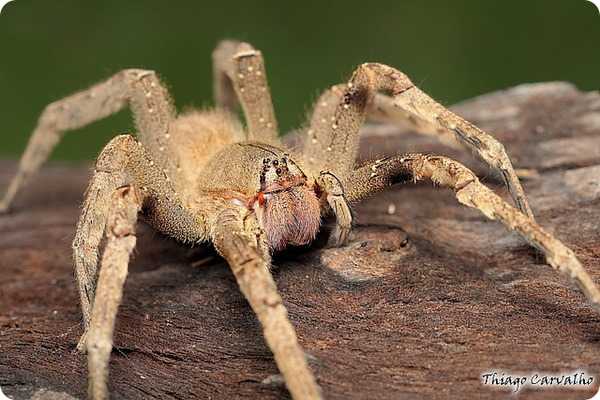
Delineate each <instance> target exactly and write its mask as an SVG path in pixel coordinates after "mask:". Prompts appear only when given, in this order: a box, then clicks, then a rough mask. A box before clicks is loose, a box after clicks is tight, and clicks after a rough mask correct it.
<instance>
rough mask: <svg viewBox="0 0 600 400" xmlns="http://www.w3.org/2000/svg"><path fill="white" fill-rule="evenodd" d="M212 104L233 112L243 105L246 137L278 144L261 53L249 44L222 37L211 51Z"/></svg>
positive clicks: (273, 113)
mask: <svg viewBox="0 0 600 400" xmlns="http://www.w3.org/2000/svg"><path fill="white" fill-rule="evenodd" d="M213 75H214V78H213V79H214V96H215V103H216V104H217V105H218V106H219V107H223V108H226V109H228V110H230V111H231V112H235V111H236V108H237V105H238V101H239V102H240V103H241V105H242V109H243V111H244V115H245V117H246V124H247V125H248V140H255V141H259V142H263V143H270V144H277V143H278V138H277V134H278V133H277V132H278V131H277V119H276V118H275V112H274V110H273V102H272V101H271V93H270V91H269V85H268V83H267V74H266V71H265V65H264V60H263V57H262V53H261V52H260V51H259V50H256V49H254V47H252V45H250V44H248V43H242V42H236V41H231V40H224V41H222V42H220V43H219V45H218V46H217V48H216V49H215V50H214V52H213Z"/></svg>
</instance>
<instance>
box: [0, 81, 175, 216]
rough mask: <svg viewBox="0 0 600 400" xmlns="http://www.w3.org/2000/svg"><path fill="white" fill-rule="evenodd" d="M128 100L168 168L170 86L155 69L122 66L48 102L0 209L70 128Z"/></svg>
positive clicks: (148, 143)
mask: <svg viewBox="0 0 600 400" xmlns="http://www.w3.org/2000/svg"><path fill="white" fill-rule="evenodd" d="M127 104H129V105H130V107H131V110H132V112H133V115H134V117H135V122H136V126H137V130H138V132H139V135H140V140H141V141H142V143H143V144H144V146H146V148H147V149H148V150H149V151H150V152H151V153H152V156H153V159H154V162H156V163H158V164H159V165H160V166H161V167H162V168H163V169H165V170H168V171H169V172H171V171H172V169H173V168H175V166H174V165H172V161H171V158H170V157H169V154H171V152H172V149H171V147H170V145H169V136H170V135H169V124H170V122H171V121H172V119H173V118H174V116H175V110H174V108H173V106H172V103H171V100H170V97H169V94H168V92H167V90H166V89H165V88H164V87H163V86H162V85H161V83H160V81H159V80H158V78H157V76H156V74H155V73H154V72H153V71H145V70H139V69H127V70H123V71H121V72H119V73H117V74H115V75H113V76H112V77H111V78H109V79H107V80H106V81H104V82H101V83H99V84H96V85H94V86H92V87H90V88H89V89H87V90H84V91H82V92H79V93H75V94H73V95H71V96H69V97H66V98H64V99H62V100H59V101H56V102H54V103H51V104H49V105H48V106H46V108H45V109H44V111H43V112H42V114H41V115H40V118H39V120H38V123H37V126H36V127H35V129H34V131H33V133H32V135H31V137H30V139H29V143H28V144H27V148H26V149H25V152H24V153H23V156H22V157H21V160H20V162H19V168H18V171H17V173H16V175H15V177H14V178H13V179H12V181H11V182H10V185H9V187H8V189H7V191H6V193H5V195H4V197H3V198H2V199H1V200H0V212H4V211H7V210H8V209H9V208H10V206H11V203H12V201H13V199H14V197H15V196H16V194H17V193H18V192H19V190H20V189H21V188H22V187H23V185H24V184H25V183H26V182H27V181H28V180H29V178H30V177H31V176H32V175H33V174H35V172H36V171H37V170H38V169H39V168H40V167H41V165H42V164H43V163H44V162H45V161H46V160H47V159H48V157H49V156H50V153H51V152H52V150H53V149H54V147H56V145H57V144H58V143H59V141H60V139H61V138H62V136H63V135H64V133H65V132H66V131H69V130H73V129H77V128H81V127H83V126H85V125H88V124H90V123H91V122H94V121H97V120H99V119H102V118H105V117H107V116H109V115H111V114H114V113H115V112H117V111H119V110H121V109H122V108H123V107H125V106H126V105H127Z"/></svg>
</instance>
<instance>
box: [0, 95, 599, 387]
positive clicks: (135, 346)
mask: <svg viewBox="0 0 600 400" xmlns="http://www.w3.org/2000/svg"><path fill="white" fill-rule="evenodd" d="M455 109H456V110H457V111H458V112H459V113H460V114H462V115H464V116H465V117H467V118H469V119H471V120H472V121H473V122H475V123H477V124H479V125H480V126H481V127H483V128H485V129H487V130H489V131H490V132H491V133H493V134H494V135H495V136H496V137H497V138H499V139H500V140H501V141H503V142H504V143H505V144H506V147H507V149H508V151H509V154H510V155H511V157H512V159H513V161H514V163H515V165H516V166H517V167H518V168H527V169H529V171H527V172H528V175H529V176H530V177H531V178H530V179H527V180H526V181H525V189H526V191H527V193H528V195H529V199H530V201H531V204H532V207H533V209H534V212H535V214H536V216H537V219H538V221H539V222H540V223H541V224H542V225H543V226H544V227H546V228H547V229H549V230H550V231H552V232H553V233H554V234H556V235H557V236H558V237H559V238H560V239H562V240H563V241H564V242H565V243H566V244H568V245H569V246H571V247H572V249H573V250H574V251H575V252H576V253H577V255H578V257H579V259H580V260H581V262H582V263H583V265H584V266H585V267H586V269H587V270H588V271H590V273H591V274H592V276H593V277H594V279H595V280H596V282H598V283H600V96H599V95H598V93H581V92H579V91H577V90H576V89H575V88H573V87H572V86H570V85H567V84H560V83H556V84H543V85H534V86H531V85H528V86H521V87H519V88H515V89H512V90H510V91H508V92H502V93H496V94H491V95H488V96H485V97H482V98H479V99H475V100H472V101H469V102H467V103H464V104H462V105H459V106H457V107H456V108H455ZM365 131H366V132H365V136H364V141H363V145H362V149H363V157H367V156H376V155H381V154H389V153H396V152H405V151H427V152H433V153H444V154H447V155H450V156H453V157H456V158H459V159H460V160H462V161H463V162H465V163H466V164H467V165H470V166H471V167H473V168H474V169H475V170H476V171H478V173H479V175H480V176H481V177H482V180H483V181H484V182H486V183H489V184H491V185H494V187H496V188H497V189H498V191H502V188H501V186H499V185H498V184H497V183H498V182H497V180H496V179H495V177H494V175H493V173H491V172H490V170H489V169H487V168H485V167H483V166H482V164H480V163H479V162H478V161H476V160H474V158H473V156H472V154H471V152H470V151H468V150H467V151H465V150H461V149H457V148H452V147H447V146H444V145H441V144H439V143H438V142H437V141H436V140H435V139H432V138H430V137H426V136H425V137H424V136H419V135H416V134H412V133H410V132H405V131H403V130H402V129H400V128H397V127H390V126H370V127H368V128H366V129H365ZM15 165H16V164H15V162H10V161H5V162H1V163H0V192H1V191H2V190H3V188H4V187H5V185H6V183H7V182H8V179H9V178H10V176H11V175H12V174H13V173H14V171H15ZM88 175H89V174H88V168H87V167H76V166H61V165H56V164H54V165H52V166H49V167H47V168H45V169H44V170H43V171H42V173H41V174H40V175H39V177H37V178H36V179H35V182H34V183H33V185H32V186H31V188H30V190H29V191H28V192H27V193H24V194H23V195H22V196H20V197H19V198H18V201H17V208H16V210H15V211H14V212H13V213H12V214H10V215H7V216H0V386H1V387H2V389H3V391H4V392H5V393H6V394H8V395H9V396H11V397H13V398H14V399H29V398H30V396H31V395H32V394H33V393H34V392H35V391H37V390H39V389H42V388H44V389H48V390H52V391H54V392H63V393H66V394H69V395H71V396H74V397H76V398H83V397H84V394H85V390H86V362H85V356H83V355H81V354H78V353H76V352H75V345H76V343H77V340H78V338H79V335H80V334H81V324H80V311H79V305H78V296H77V292H76V289H75V284H74V279H73V274H72V263H71V251H70V242H71V240H72V237H73V233H74V229H75V223H76V219H77V216H78V210H79V208H78V204H79V203H80V202H81V199H82V195H83V191H84V188H85V184H86V181H87V179H88ZM391 204H393V207H390V205H391ZM391 208H392V209H393V208H395V212H394V213H393V214H389V213H388V211H389V210H390V209H391ZM356 215H357V216H358V226H357V228H356V229H355V231H354V236H353V238H352V242H351V243H350V244H349V245H348V246H346V247H344V248H339V249H324V248H322V247H319V245H315V246H313V248H311V249H294V250H291V251H288V252H286V253H285V254H281V255H279V256H278V257H276V259H275V264H276V265H277V266H278V268H277V269H276V271H275V279H276V281H277V284H278V287H279V289H280V291H281V294H282V296H283V299H284V301H285V305H286V307H287V308H288V310H289V313H290V318H291V320H292V321H293V323H294V325H295V326H296V328H297V331H298V335H299V339H300V342H301V343H302V345H303V346H304V348H305V349H306V351H307V352H308V353H309V354H310V355H311V356H312V357H311V360H312V361H311V363H312V367H313V370H314V371H315V374H316V376H317V377H318V381H319V383H320V384H321V386H322V387H323V390H324V393H325V394H326V396H327V398H328V399H399V398H410V399H446V398H506V397H508V392H506V391H500V390H497V389H493V388H490V387H486V386H482V385H481V383H480V374H481V373H482V372H484V371H488V370H506V371H513V372H523V373H531V372H533V371H546V372H560V371H573V370H578V369H583V370H585V371H587V372H588V373H589V374H591V375H593V376H595V377H596V379H600V357H599V355H600V316H599V315H597V314H595V313H594V312H593V310H592V309H591V308H590V307H589V306H588V305H587V304H586V303H585V300H584V298H583V296H582V295H581V294H580V293H579V292H578V291H577V290H575V289H574V288H573V287H571V286H570V284H569V283H568V281H567V280H566V279H565V278H563V277H560V276H558V275H557V274H556V273H555V272H554V271H553V270H551V269H550V268H549V267H547V266H546V265H544V264H543V258H542V257H540V255H539V254H537V253H536V252H535V251H533V250H532V249H530V248H529V247H528V246H526V245H525V244H524V243H523V242H522V241H521V240H520V239H519V238H518V237H517V236H516V235H514V234H511V233H508V232H507V231H506V230H505V229H504V228H503V226H501V225H500V224H498V223H495V222H489V221H487V220H485V218H484V217H482V216H481V215H480V214H479V213H478V212H476V211H474V210H468V209H465V208H464V207H461V206H459V205H458V204H457V203H456V202H455V201H454V199H453V196H452V194H451V193H449V192H447V191H445V190H439V189H434V188H432V187H429V186H416V187H411V186H403V187H397V188H395V189H393V190H390V191H389V192H387V193H384V194H381V195H379V196H377V197H375V198H373V199H372V200H369V201H368V202H366V203H364V204H363V205H361V206H359V207H357V209H356ZM407 238H408V241H407V240H406V239H407ZM207 257H209V259H208V261H207V262H202V260H204V259H205V258H207ZM198 264H201V265H198ZM115 345H116V348H115V350H114V351H113V354H112V358H111V364H110V373H111V376H110V388H111V392H112V396H113V398H114V399H150V398H157V399H197V398H212V399H233V398H261V399H279V398H287V396H288V395H287V393H286V392H285V390H284V389H282V388H280V387H276V386H273V385H268V384H263V383H261V382H262V381H263V380H264V379H265V378H267V377H268V376H270V375H272V374H276V373H277V369H276V366H275V364H274V362H273V359H272V356H271V354H270V352H269V350H268V349H267V347H266V346H265V344H264V341H263V339H262V336H261V330H260V327H259V325H258V323H257V321H256V319H255V317H254V316H253V314H252V312H251V310H250V309H249V307H248V305H247V304H246V302H245V301H244V299H243V297H242V295H241V294H240V293H239V292H238V290H237V289H236V284H235V280H234V278H233V277H232V275H231V274H230V272H229V271H228V269H227V268H226V266H225V265H224V264H223V263H222V262H221V261H220V260H219V259H218V258H217V257H215V256H214V253H213V252H212V250H210V249H208V248H203V247H198V248H195V249H190V248H188V247H185V246H182V245H179V244H177V243H175V242H173V241H172V240H170V239H168V238H164V237H162V236H160V235H158V234H156V233H154V232H153V231H151V230H150V229H148V228H141V229H140V240H139V242H138V249H137V251H136V255H135V259H134V260H133V262H132V265H131V269H130V275H129V277H128V280H127V283H126V287H125V297H124V302H123V305H122V306H121V308H120V311H119V315H118V321H117V327H116V337H115ZM594 388H597V385H595V386H594ZM522 394H523V395H524V396H523V397H524V398H535V399H538V398H540V399H541V398H556V399H566V398H573V399H583V398H589V397H591V394H592V392H591V391H589V390H588V391H582V390H579V391H574V390H570V391H569V390H543V391H541V390H537V391H532V390H525V391H524V392H522ZM36 398H39V399H42V398H52V397H51V395H49V394H48V393H46V394H44V395H41V394H38V395H37V397H36ZM57 398H58V397H57Z"/></svg>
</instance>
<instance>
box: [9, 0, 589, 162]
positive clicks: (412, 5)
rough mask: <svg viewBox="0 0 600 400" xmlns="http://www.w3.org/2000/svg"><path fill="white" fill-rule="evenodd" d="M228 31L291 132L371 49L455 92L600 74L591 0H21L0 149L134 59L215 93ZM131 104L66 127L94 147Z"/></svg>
mask: <svg viewBox="0 0 600 400" xmlns="http://www.w3.org/2000/svg"><path fill="white" fill-rule="evenodd" d="M222 38H239V39H242V40H247V41H250V42H252V43H253V44H254V45H255V46H256V47H257V48H259V49H261V50H262V51H263V53H264V55H265V57H266V61H267V70H268V74H269V80H270V84H271V88H272V91H273V98H274V102H275V107H276V111H277V114H278V117H279V119H280V123H281V126H282V131H287V130H289V129H290V128H292V127H294V126H296V125H298V124H300V123H301V122H302V121H303V119H304V117H305V115H306V112H307V110H308V109H309V107H310V104H311V102H312V101H313V100H314V98H315V97H316V96H317V94H318V93H319V91H320V90H322V89H324V88H326V87H328V86H329V85H331V84H333V83H337V82H339V81H342V80H345V79H346V78H347V77H348V75H349V74H350V73H351V72H352V70H353V68H354V67H355V66H356V65H357V64H359V63H361V62H365V61H379V62H384V63H388V64H391V65H393V66H396V67H397V68H399V69H400V70H402V71H404V72H405V73H407V74H409V76H411V78H412V79H413V81H414V82H415V83H416V84H417V85H419V86H421V87H422V88H423V89H425V90H426V91H427V92H429V93H430V94H431V95H433V96H434V97H436V98H437V99H439V100H440V101H441V102H442V103H444V104H452V103H454V102H457V101H459V100H461V99H465V98H469V97H472V96H475V95H478V94H481V93H485V92H489V91H492V90H496V89H500V88H505V87H508V86H511V85H515V84H518V83H523V82H535V81H549V80H565V81H571V82H574V83H575V84H577V85H578V86H579V87H580V88H582V89H586V90H592V89H594V90H595V89H597V88H598V86H599V83H600V77H599V76H600V68H599V67H600V51H599V50H600V40H599V39H600V16H599V15H598V11H596V9H595V8H594V6H593V5H592V4H591V3H589V2H588V1H585V0H502V1H499V0H452V1H450V0H407V1H402V0H395V1H352V0H346V1H330V2H327V1H321V2H285V1H282V0H280V1H264V2H253V1H240V2H236V1H212V2H203V1H133V0H127V1H124V0H121V1H94V2H92V1H83V0H79V1H74V0H73V1H62V0H53V1H49V0H45V1H44V0H16V1H13V2H11V3H9V4H8V5H7V6H6V7H5V8H4V10H3V12H2V14H1V15H0V48H1V52H0V57H1V58H0V121H1V125H0V135H1V139H0V157H4V158H6V157H17V156H18V155H19V154H20V153H21V152H22V151H23V149H24V146H25V144H26V141H27V138H28V136H29V134H30V132H31V129H32V128H33V127H34V124H35V122H36V120H37V117H38V115H39V113H40V111H41V110H42V109H43V107H44V106H45V105H46V104H47V103H49V102H51V101H53V100H56V99H59V98H61V97H63V96H65V95H68V94H69V93H71V92H73V91H76V90H79V89H82V88H85V87H86V86H88V85H90V84H92V83H94V82H96V81H98V80H100V79H102V78H105V77H108V76H110V75H111V74H113V73H115V72H117V71H119V70H120V69H122V68H127V67H142V68H148V69H154V70H156V71H158V72H159V74H160V75H161V77H162V78H163V80H164V81H166V83H167V84H168V86H169V87H170V90H171V92H172V94H173V95H174V97H175V101H176V104H177V107H178V108H179V109H182V108H184V107H189V106H208V105H210V104H211V98H212V94H211V70H210V68H211V64H210V53H211V50H212V48H213V47H214V45H215V43H216V42H217V41H218V40H219V39H222ZM131 129H132V122H131V119H130V116H129V113H128V112H121V113H119V114H118V115H117V116H114V117H111V118H108V119H106V120H104V121H101V122H98V123H95V124H93V125H91V126H89V127H87V128H84V129H82V130H80V131H78V132H77V133H72V134H70V135H67V136H66V138H65V140H64V141H63V142H62V143H61V144H60V146H59V147H58V149H57V150H56V152H55V154H54V158H58V159H70V160H77V159H91V158H93V157H94V156H95V155H96V154H97V153H98V152H99V150H100V148H101V147H102V144H103V143H106V142H107V141H108V139H109V138H110V137H111V136H113V135H114V134H116V133H122V132H126V131H130V130H131Z"/></svg>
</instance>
